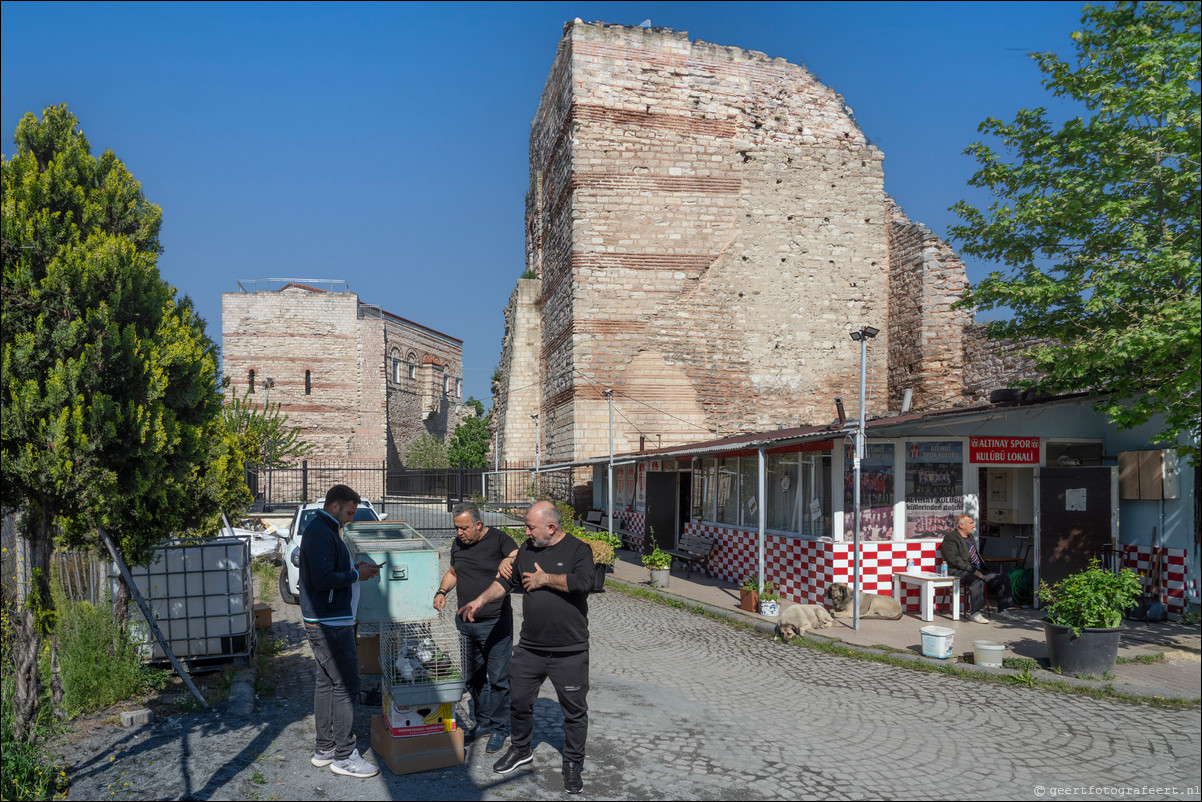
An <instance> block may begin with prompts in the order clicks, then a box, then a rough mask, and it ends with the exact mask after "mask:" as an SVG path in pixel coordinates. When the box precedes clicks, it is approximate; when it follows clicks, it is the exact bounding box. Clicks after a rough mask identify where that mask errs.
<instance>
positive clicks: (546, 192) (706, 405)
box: [497, 20, 968, 462]
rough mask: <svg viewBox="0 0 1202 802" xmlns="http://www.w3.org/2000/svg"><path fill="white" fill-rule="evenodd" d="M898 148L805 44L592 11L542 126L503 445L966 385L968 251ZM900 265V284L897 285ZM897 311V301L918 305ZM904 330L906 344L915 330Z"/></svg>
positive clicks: (734, 421) (773, 418) (778, 413)
mask: <svg viewBox="0 0 1202 802" xmlns="http://www.w3.org/2000/svg"><path fill="white" fill-rule="evenodd" d="M882 160H883V155H882V153H881V151H880V150H878V149H877V148H876V147H875V146H873V145H872V144H871V143H870V142H868V141H867V139H866V138H865V136H864V134H863V133H862V132H861V131H860V129H859V127H858V126H857V124H856V122H855V119H854V118H853V116H852V113H851V110H850V109H848V108H847V106H846V105H845V104H844V103H843V99H842V98H841V97H840V96H839V95H838V94H836V93H835V92H834V91H833V90H832V89H830V88H829V87H826V86H823V85H822V84H821V83H819V82H818V81H817V80H816V79H815V78H814V77H813V76H812V75H811V74H810V73H809V72H808V71H807V70H806V69H805V68H804V67H802V66H799V65H797V64H790V63H789V62H787V61H785V60H784V59H779V58H770V57H768V56H766V55H764V54H763V53H758V52H754V51H748V50H743V49H740V48H737V47H725V46H721V45H714V44H709V43H706V42H701V41H689V38H688V34H687V33H685V32H678V31H672V30H670V29H663V28H633V27H626V26H619V25H608V24H605V23H584V22H581V21H580V20H576V21H574V22H571V23H568V24H567V25H566V26H565V28H564V36H563V39H562V40H561V41H560V43H559V48H558V51H557V53H556V55H555V60H554V62H553V64H552V67H551V71H550V74H549V75H548V77H547V82H546V86H545V88H544V90H543V94H542V99H541V101H540V103H539V107H538V111H537V113H536V114H535V117H534V121H533V125H532V129H531V134H530V188H529V194H528V195H527V202H526V237H527V245H526V254H527V268H528V270H530V271H532V273H533V274H534V275H535V276H537V278H534V279H527V280H521V281H519V282H518V283H519V286H518V288H517V290H515V292H514V295H513V298H512V299H511V301H510V305H509V308H508V309H507V311H506V322H507V326H506V334H505V342H504V344H503V353H502V364H501V382H500V387H499V388H498V389H499V392H498V395H497V410H498V413H499V415H498V420H499V425H500V443H501V455H502V459H503V460H506V459H530V458H532V456H533V441H534V428H535V426H534V422H533V420H532V419H531V418H530V416H531V415H535V414H537V415H538V416H539V425H538V428H539V435H540V436H539V440H540V442H541V445H542V448H541V456H542V458H543V461H544V462H548V461H554V460H570V459H579V458H582V457H592V456H597V455H601V454H605V453H608V424H607V410H606V400H605V398H604V397H603V395H602V390H604V389H606V388H610V387H612V388H613V389H614V404H615V409H616V413H615V436H616V442H615V447H616V450H617V451H619V452H621V451H628V450H633V449H636V448H638V446H639V439H640V436H641V437H643V438H644V439H645V440H646V442H647V445H648V447H656V446H659V445H663V446H668V445H676V444H680V443H685V442H690V441H696V440H704V439H708V438H710V437H712V436H714V435H722V436H724V435H730V434H735V433H740V432H748V431H757V430H765V429H774V428H777V427H781V426H796V425H802V424H810V423H825V422H828V421H830V420H832V419H833V418H834V415H835V410H834V405H833V398H834V396H836V395H842V396H844V398H845V402H846V405H847V410H848V414H849V415H855V414H856V400H855V396H856V390H857V388H858V385H859V349H858V347H856V345H855V343H853V342H852V341H851V340H850V339H849V337H848V334H849V332H851V331H853V330H857V329H859V327H860V326H862V325H868V326H873V327H875V328H878V329H880V330H881V333H880V335H878V337H877V338H876V339H875V340H874V341H873V342H872V346H871V348H870V349H869V365H868V376H869V381H868V403H867V408H868V412H869V414H879V413H881V412H884V411H885V410H886V408H887V406H888V405H889V404H890V403H892V405H893V406H895V407H896V406H897V404H898V403H899V400H900V397H901V393H902V391H903V390H904V389H906V388H907V387H908V388H910V389H913V390H914V391H915V394H916V397H917V400H918V405H919V406H921V405H922V403H923V402H924V400H925V401H929V402H932V403H933V402H934V401H935V400H942V401H944V405H946V404H947V400H948V397H949V395H950V396H956V395H957V394H958V393H959V389H960V385H961V378H960V374H961V368H962V363H963V346H962V331H963V326H964V324H965V323H966V322H967V321H968V315H967V314H966V313H962V312H951V311H949V310H948V305H949V304H950V303H951V301H953V300H954V299H955V297H957V296H958V295H959V293H960V292H962V291H963V288H964V286H965V280H964V268H963V265H962V263H961V262H960V261H959V259H958V258H957V257H956V256H955V254H954V253H951V252H950V250H949V249H947V247H946V246H945V245H943V244H942V243H941V242H939V241H938V239H937V238H935V237H934V236H933V235H931V234H930V232H929V231H927V230H926V229H925V228H923V227H922V226H920V225H917V224H914V223H911V222H910V221H909V220H907V219H906V218H905V216H904V215H903V214H902V213H901V211H900V210H899V209H897V208H896V206H895V205H894V204H893V203H892V201H891V200H890V199H889V197H888V196H887V195H886V194H885V192H884V173H883V168H882ZM891 284H896V285H897V288H896V290H895V291H892V290H891ZM895 323H896V325H895ZM895 344H898V345H897V348H896V349H895V348H894V346H895Z"/></svg>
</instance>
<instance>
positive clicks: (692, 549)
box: [664, 533, 714, 579]
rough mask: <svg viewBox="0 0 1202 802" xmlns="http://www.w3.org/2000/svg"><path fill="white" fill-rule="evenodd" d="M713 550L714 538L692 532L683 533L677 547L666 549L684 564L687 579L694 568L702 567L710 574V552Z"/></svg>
mask: <svg viewBox="0 0 1202 802" xmlns="http://www.w3.org/2000/svg"><path fill="white" fill-rule="evenodd" d="M713 550H714V539H713V538H712V537H707V536H705V535H698V534H692V533H690V534H686V535H681V536H680V540H679V541H678V542H677V544H676V548H674V549H664V551H666V552H667V553H668V554H671V555H672V556H673V557H674V558H675V559H677V560H679V561H680V563H681V565H683V566H684V569H685V578H686V579H688V578H689V576H691V575H692V573H693V568H700V569H701V570H702V571H704V572H705V573H706V575H707V576H708V575H709V572H710V566H709V562H710V554H711V553H712V552H713Z"/></svg>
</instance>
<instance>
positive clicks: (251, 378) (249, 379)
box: [246, 370, 255, 393]
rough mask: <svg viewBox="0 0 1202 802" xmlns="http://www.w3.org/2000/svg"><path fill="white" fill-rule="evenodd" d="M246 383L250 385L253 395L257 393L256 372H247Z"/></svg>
mask: <svg viewBox="0 0 1202 802" xmlns="http://www.w3.org/2000/svg"><path fill="white" fill-rule="evenodd" d="M246 381H247V382H248V383H249V384H250V392H252V393H253V392H254V391H255V372H254V371H253V370H249V371H247V372H246Z"/></svg>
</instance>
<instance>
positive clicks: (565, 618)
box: [459, 501, 595, 794]
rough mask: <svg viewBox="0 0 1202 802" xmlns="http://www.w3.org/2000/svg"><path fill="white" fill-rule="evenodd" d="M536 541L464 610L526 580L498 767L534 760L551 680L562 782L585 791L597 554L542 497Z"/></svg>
mask: <svg viewBox="0 0 1202 802" xmlns="http://www.w3.org/2000/svg"><path fill="white" fill-rule="evenodd" d="M526 534H527V535H528V536H529V539H528V540H527V541H526V542H525V543H523V544H522V546H521V548H519V549H518V552H517V559H516V560H515V561H514V563H513V570H512V572H510V575H509V576H508V577H505V574H506V573H507V571H506V569H507V568H508V567H509V566H507V565H506V563H507V562H508V561H505V562H503V563H502V564H501V577H500V578H498V579H497V580H496V581H495V582H493V583H492V585H490V586H489V587H488V589H487V590H485V591H484V592H483V593H481V594H480V595H479V596H477V597H476V598H475V599H473V600H472V601H470V602H468V603H467V604H465V605H464V606H463V607H461V608H460V610H459V615H460V616H462V617H463V619H464V620H465V621H474V620H475V615H476V612H477V611H479V610H480V608H481V607H483V606H484V605H486V604H488V603H489V602H491V601H495V600H496V599H499V598H501V597H502V596H504V595H505V594H506V593H509V592H510V591H511V590H516V589H517V587H518V585H521V587H522V589H523V590H524V591H525V597H524V599H523V600H522V633H521V640H520V641H519V642H518V644H517V645H516V646H514V648H513V658H512V660H511V661H510V663H509V692H510V703H509V704H510V707H509V719H510V726H511V730H512V740H511V742H510V747H509V751H508V752H506V753H505V756H504V757H502V758H501V759H500V760H498V761H497V762H496V764H495V765H494V766H493V771H495V772H497V773H498V774H508V773H509V772H511V771H513V770H514V769H516V768H517V767H518V766H523V765H525V764H527V763H531V762H533V761H534V753H533V752H532V751H531V749H530V741H531V740H532V738H533V737H534V701H535V699H536V698H538V690H539V688H540V687H542V684H543V680H545V679H548V678H549V679H550V680H551V683H552V684H553V685H554V686H555V693H556V694H557V695H558V697H559V705H560V707H562V708H563V735H564V747H563V785H564V789H565V790H566V791H568V793H573V794H575V793H579V792H580V791H581V790H583V789H584V782H583V780H582V779H581V776H580V771H581V767H582V764H583V762H584V744H585V739H586V737H587V735H588V594H589V590H590V589H591V588H592V585H593V579H594V572H595V569H594V568H593V552H592V550H591V549H589V547H588V546H587V545H585V544H584V543H582V542H581V541H579V540H577V539H576V538H574V537H572V536H571V535H569V534H567V533H566V532H564V531H563V530H562V529H560V517H559V511H558V510H557V509H555V505H554V504H551V503H550V502H548V501H540V502H538V503H537V504H534V505H533V506H532V507H530V509H528V510H527V511H526Z"/></svg>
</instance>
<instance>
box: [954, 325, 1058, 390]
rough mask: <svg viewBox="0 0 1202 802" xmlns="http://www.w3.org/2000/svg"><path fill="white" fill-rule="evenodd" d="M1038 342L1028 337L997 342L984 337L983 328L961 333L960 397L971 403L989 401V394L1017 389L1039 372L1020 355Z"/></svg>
mask: <svg viewBox="0 0 1202 802" xmlns="http://www.w3.org/2000/svg"><path fill="white" fill-rule="evenodd" d="M1038 343H1039V341H1038V340H1036V339H1034V338H1031V339H1028V340H1023V341H1022V342H1017V343H1007V342H999V341H997V340H991V339H989V338H988V337H986V336H985V327H984V326H983V325H980V324H973V325H971V326H968V327H966V328H965V331H964V396H965V397H966V398H967V399H968V400H969V401H972V402H983V401H988V400H989V393H990V392H991V391H993V390H998V389H1001V388H1003V387H1019V386H1021V384H1022V382H1024V381H1029V380H1032V379H1035V378H1036V377H1037V376H1038V375H1039V372H1038V371H1037V370H1036V369H1035V363H1034V361H1032V360H1031V359H1030V358H1028V357H1026V356H1024V352H1025V351H1026V350H1027V349H1029V348H1031V347H1032V346H1034V345H1037V344H1038Z"/></svg>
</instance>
